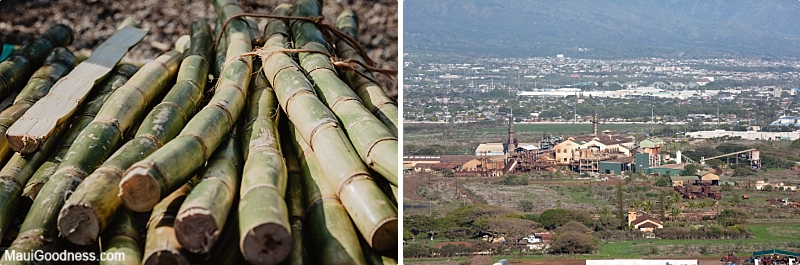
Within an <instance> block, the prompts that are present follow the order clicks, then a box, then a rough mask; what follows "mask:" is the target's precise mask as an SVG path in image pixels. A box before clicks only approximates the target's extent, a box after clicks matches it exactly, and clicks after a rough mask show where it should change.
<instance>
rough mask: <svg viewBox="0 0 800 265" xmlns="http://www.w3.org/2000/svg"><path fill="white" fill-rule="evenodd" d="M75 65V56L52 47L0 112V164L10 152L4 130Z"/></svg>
mask: <svg viewBox="0 0 800 265" xmlns="http://www.w3.org/2000/svg"><path fill="white" fill-rule="evenodd" d="M73 67H75V56H74V55H72V53H71V52H70V51H69V50H67V49H65V48H62V47H58V48H55V49H53V52H51V53H50V55H48V56H47V59H45V62H44V65H43V66H42V67H41V68H39V69H38V70H36V72H34V73H33V76H31V79H30V80H28V84H27V85H25V87H24V88H22V91H20V93H19V94H18V95H17V96H16V98H15V99H14V104H13V105H11V106H10V107H8V108H6V109H4V110H3V111H2V112H0V165H3V163H2V161H3V158H4V157H7V156H8V155H10V154H11V147H10V146H9V145H8V139H7V138H6V131H7V130H8V127H11V125H12V124H14V122H16V121H17V120H18V119H19V118H20V117H22V115H23V114H25V112H26V111H28V109H30V108H31V106H33V104H34V103H36V101H38V100H39V99H41V98H42V97H44V95H46V94H47V92H49V91H50V88H51V87H52V86H53V84H55V83H56V81H58V79H60V78H61V77H63V76H64V75H66V74H67V73H69V71H70V70H72V68H73Z"/></svg>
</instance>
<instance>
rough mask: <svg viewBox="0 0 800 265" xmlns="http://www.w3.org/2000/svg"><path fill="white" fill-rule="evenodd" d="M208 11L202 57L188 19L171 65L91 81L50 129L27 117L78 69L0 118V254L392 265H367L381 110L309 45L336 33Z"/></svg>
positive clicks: (374, 250)
mask: <svg viewBox="0 0 800 265" xmlns="http://www.w3.org/2000/svg"><path fill="white" fill-rule="evenodd" d="M211 1H212V3H213V6H214V8H215V10H216V13H217V15H218V17H219V21H217V23H216V27H215V31H216V32H217V33H218V34H219V36H221V39H219V40H217V43H218V45H217V47H216V48H217V49H216V51H212V50H211V47H212V43H213V37H212V36H211V29H210V27H209V25H208V23H207V22H205V21H196V22H194V23H193V24H192V26H191V32H190V34H189V37H182V38H181V39H180V41H179V43H178V44H176V48H175V50H174V51H169V52H166V53H164V54H162V55H161V56H159V57H158V58H156V59H155V60H153V61H152V62H149V63H147V64H145V65H144V66H142V67H141V69H140V70H139V69H136V67H133V66H130V65H124V64H122V65H118V66H116V68H115V69H116V70H115V71H114V72H113V74H112V75H111V76H109V77H106V78H102V77H100V76H95V79H97V80H100V79H102V80H103V81H102V82H101V83H100V84H98V85H95V86H92V87H91V88H85V87H83V88H80V89H78V88H76V89H77V90H76V91H77V92H76V94H77V95H71V96H69V97H65V98H68V99H69V100H70V102H68V104H67V103H64V105H63V106H61V105H59V106H55V107H52V108H49V109H50V110H54V111H56V110H57V111H56V112H57V113H53V114H52V117H49V116H47V115H44V114H45V112H43V110H45V109H44V108H40V109H38V110H36V109H35V108H36V106H37V105H35V103H34V102H36V100H38V99H40V98H41V99H42V100H39V103H41V102H42V101H43V100H45V99H46V100H47V102H54V103H53V104H61V103H60V101H59V100H58V99H57V97H60V96H61V95H64V94H65V93H66V90H64V89H60V90H58V89H56V88H58V85H59V84H62V83H64V82H75V80H74V79H70V76H71V75H72V74H73V73H75V72H76V71H79V68H81V65H83V64H85V62H84V63H82V64H80V65H79V66H78V67H77V68H75V70H73V71H72V73H70V74H69V75H66V77H64V78H62V76H64V75H65V74H67V72H68V70H69V66H71V65H73V64H74V62H71V61H68V60H65V59H64V58H63V57H64V56H65V55H63V54H64V51H65V50H61V49H55V52H53V54H54V55H53V56H52V57H58V58H60V60H57V59H58V58H54V59H52V60H51V59H48V60H47V62H46V63H45V66H44V67H42V69H43V70H41V71H42V74H39V72H37V73H36V74H34V78H31V79H30V82H29V86H30V87H35V88H30V89H29V88H28V87H26V88H25V89H22V90H20V91H19V92H20V94H19V96H18V97H17V100H16V101H14V102H13V103H14V105H13V106H11V107H9V108H8V110H7V111H5V112H0V132H2V131H4V130H5V129H6V128H12V127H13V126H15V125H16V126H18V129H19V131H18V132H19V134H16V136H15V137H16V138H14V141H15V142H14V144H15V145H16V147H15V146H13V145H12V147H13V148H12V149H13V150H15V151H16V153H14V154H13V157H12V160H10V162H8V164H7V165H6V167H4V168H2V170H0V186H2V187H0V190H3V191H4V192H2V193H0V238H2V237H3V236H4V235H6V237H9V235H10V237H11V238H13V237H14V233H13V230H18V235H17V236H16V238H14V239H13V241H12V242H11V245H10V247H9V251H16V252H17V253H30V252H35V251H37V250H43V251H46V252H50V251H61V250H65V249H67V250H68V249H75V248H76V247H77V248H80V249H88V250H90V251H94V252H96V253H100V252H106V253H125V255H126V256H127V258H126V259H125V260H124V261H103V262H102V263H101V264H190V263H191V264H196V263H204V264H226V263H237V264H239V263H242V262H248V263H251V264H279V263H283V264H312V263H313V264H316V263H321V264H390V263H392V262H393V261H394V260H393V258H392V257H390V256H391V255H389V257H387V256H382V254H386V251H392V250H396V249H397V244H396V243H397V231H398V215H397V201H396V188H397V186H396V185H397V183H398V170H397V168H398V161H397V160H398V147H397V144H398V141H397V117H396V116H397V111H396V103H395V102H393V101H392V100H391V98H389V97H387V96H386V95H385V94H384V93H382V91H381V93H378V90H380V89H381V88H380V86H378V85H377V84H375V83H374V82H373V81H372V80H373V79H372V73H370V70H375V68H374V67H372V66H366V65H367V64H366V63H368V62H369V58H368V57H366V54H364V53H363V50H362V49H359V48H358V44H357V43H354V42H353V39H352V38H348V41H340V40H336V39H328V40H326V39H325V38H323V35H324V34H325V33H324V32H323V31H321V29H322V30H328V31H332V32H334V34H333V36H337V37H339V38H343V37H344V36H345V35H346V34H344V33H342V32H337V31H336V29H335V28H334V27H331V26H327V27H318V24H319V23H321V22H320V21H321V20H319V19H317V18H316V17H318V16H319V14H320V11H321V3H320V1H317V0H296V2H295V3H294V4H293V5H287V4H283V5H279V6H278V7H277V8H276V9H275V11H274V12H273V15H274V16H277V18H271V19H270V20H269V21H268V23H267V26H266V28H265V29H264V31H263V32H264V33H263V34H259V32H260V30H259V29H258V26H257V25H258V23H257V20H256V18H257V16H256V15H246V14H243V12H242V8H241V7H240V6H239V5H238V3H237V1H236V0H211ZM345 14H349V15H342V16H340V17H347V18H352V19H350V20H347V21H348V22H347V23H345V24H346V25H348V26H347V27H351V28H352V27H354V26H353V25H354V24H355V23H357V22H355V20H354V19H355V16H354V15H352V14H351V13H345ZM302 17H305V18H308V19H305V18H302ZM339 20H340V27H341V28H343V29H345V30H343V31H350V30H348V29H346V28H347V27H342V26H341V24H342V22H341V21H342V20H343V19H341V18H340V19H339ZM348 23H349V24H348ZM355 27H357V26H355ZM128 30H130V28H128ZM347 34H351V35H353V34H355V33H354V32H348V33H347ZM258 35H261V36H263V37H259V36H258ZM111 39H114V38H113V37H112V38H111ZM111 39H110V40H111ZM187 40H188V42H187ZM292 45H294V46H292ZM259 46H260V47H259ZM117 51H121V52H123V53H124V52H125V49H122V50H119V49H118V50H117ZM334 51H336V52H339V53H340V54H342V55H340V56H341V57H343V58H345V59H350V60H349V61H344V62H340V61H337V60H338V57H336V56H334V55H333V54H335V53H334ZM67 53H68V52H67ZM56 54H59V55H63V56H60V57H59V56H57V55H56ZM100 56H102V53H97V52H95V53H93V54H92V57H90V58H89V59H88V60H87V61H92V62H97V60H99V58H95V57H100ZM256 56H257V57H259V58H253V57H256ZM111 57H112V58H111V59H115V60H116V61H113V62H110V63H111V65H115V64H117V62H118V61H119V58H117V57H120V58H121V55H119V54H116V55H115V56H111ZM93 58H94V59H93ZM254 59H255V60H256V61H253V60H254ZM212 60H214V61H212ZM354 61H362V63H361V64H363V65H365V67H361V66H358V65H357V64H353V62H354ZM105 63H107V64H106V65H105V66H104V68H108V63H109V62H105ZM0 69H2V68H0ZM44 69H49V70H46V71H45V70H44ZM56 70H58V71H60V72H59V73H55V72H57V71H56ZM105 70H108V69H105ZM105 70H103V71H105ZM81 71H84V72H82V73H85V69H83V70H81ZM103 71H98V73H102V72H103ZM45 72H47V73H48V74H45ZM0 73H2V72H0ZM209 73H211V74H212V75H213V76H214V77H213V78H212V79H210V80H212V83H215V84H214V86H213V89H210V90H209V91H207V90H206V83H207V81H208V80H207V78H208V74H209ZM59 78H61V79H60V81H56V80H59ZM95 79H90V80H95ZM65 80H67V81H65ZM70 80H72V81H70ZM173 81H174V85H171V84H172V83H173ZM54 84H55V85H54ZM62 85H63V84H62ZM170 85H171V86H170ZM50 87H52V88H53V89H52V90H53V91H55V92H56V95H54V96H53V98H47V96H45V95H51V94H53V92H52V91H51V92H50V93H48V90H49V89H50ZM169 87H171V89H169V90H168V88H169ZM207 92H213V94H212V93H207ZM162 95H163V98H162ZM204 95H213V96H211V97H210V98H205V99H204V98H203V96H204ZM43 96H45V98H43ZM159 100H160V101H159ZM48 104H49V103H48ZM31 106H33V107H31ZM28 109H30V110H28ZM26 110H28V111H27V112H28V113H27V114H23V113H24V112H26ZM198 110H199V111H198ZM31 112H33V113H31ZM6 113H8V114H6ZM29 114H30V115H29ZM145 114H146V115H145ZM26 115H28V116H26ZM20 117H21V118H20ZM26 117H27V119H26ZM20 124H21V125H20ZM20 126H21V127H20ZM0 147H2V142H0ZM0 151H2V149H0ZM1 154H2V153H0V155H1ZM0 158H2V157H0ZM193 177H194V178H193ZM23 187H24V188H23ZM20 198H30V200H32V202H30V203H20ZM28 204H30V206H29V207H30V209H29V210H28V211H27V213H23V211H17V210H15V209H16V208H17V205H24V206H25V205H28ZM120 207H123V208H120ZM19 208H23V209H22V210H25V209H24V207H19ZM20 219H23V221H22V223H21V225H20V226H18V228H17V226H16V225H11V224H14V223H15V222H14V221H13V220H20ZM143 219H148V220H149V221H148V222H147V225H146V233H144V232H142V231H139V230H140V229H141V227H142V226H143V225H144V222H142V220H143ZM137 228H139V229H138V230H137ZM7 231H11V232H12V233H7ZM98 241H102V243H99V242H98ZM100 246H102V249H100ZM0 262H2V264H23V263H21V262H20V261H15V260H2V261H0ZM394 262H395V263H396V261H394Z"/></svg>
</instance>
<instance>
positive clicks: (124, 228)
mask: <svg viewBox="0 0 800 265" xmlns="http://www.w3.org/2000/svg"><path fill="white" fill-rule="evenodd" d="M102 242H103V244H102V245H103V252H105V253H122V255H125V259H124V260H108V261H102V260H101V261H100V265H140V264H142V248H141V247H139V246H140V239H139V230H138V229H136V222H135V221H134V219H133V215H132V214H131V212H130V211H128V210H127V209H121V210H119V212H118V213H117V214H116V217H114V220H113V221H112V222H111V224H110V225H109V226H108V229H107V230H106V231H104V232H103V239H102Z"/></svg>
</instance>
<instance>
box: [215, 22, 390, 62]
mask: <svg viewBox="0 0 800 265" xmlns="http://www.w3.org/2000/svg"><path fill="white" fill-rule="evenodd" d="M240 17H260V18H275V19H288V20H303V21H308V22H312V23H314V24H316V25H317V26H320V27H322V29H323V30H324V31H327V32H330V33H332V34H333V35H335V36H336V37H339V38H341V39H342V40H344V41H345V42H347V44H349V45H350V46H351V47H353V48H354V49H356V51H358V53H359V54H361V56H362V57H364V60H366V61H367V64H368V65H370V66H375V65H376V64H375V61H373V60H372V58H371V57H369V55H367V51H366V50H365V49H364V47H362V46H361V44H359V43H358V40H356V39H355V38H353V37H352V36H350V35H348V34H347V33H345V32H343V31H341V30H339V29H337V28H336V27H334V26H332V25H330V24H328V23H327V22H325V18H324V17H322V16H318V17H315V18H311V17H295V16H276V15H267V14H254V13H242V14H237V15H233V16H231V17H230V18H228V19H227V20H225V23H224V24H223V25H222V29H221V30H220V31H219V36H217V41H216V44H215V45H214V49H215V50H216V49H217V48H218V47H219V41H220V39H221V38H222V34H225V29H226V28H227V27H228V23H229V22H230V21H231V20H233V19H234V18H240Z"/></svg>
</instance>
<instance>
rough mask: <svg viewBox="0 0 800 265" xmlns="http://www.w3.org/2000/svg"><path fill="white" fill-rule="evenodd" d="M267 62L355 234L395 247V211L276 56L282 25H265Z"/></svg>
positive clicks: (290, 67) (329, 117)
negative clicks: (350, 220)
mask: <svg viewBox="0 0 800 265" xmlns="http://www.w3.org/2000/svg"><path fill="white" fill-rule="evenodd" d="M288 8H289V7H288V6H285V5H283V6H279V7H278V8H276V11H275V12H274V13H275V14H286V13H287V12H288ZM265 36H268V38H267V41H266V43H265V45H264V47H265V52H266V53H267V54H268V55H267V56H264V57H262V60H263V65H264V67H263V71H264V74H265V75H266V76H267V78H268V80H269V82H270V84H272V86H273V88H274V89H275V93H276V95H277V97H278V100H279V101H280V104H281V107H282V109H283V110H284V111H285V112H286V114H287V116H288V117H289V119H290V120H291V121H292V123H293V124H294V126H297V129H298V131H299V132H300V134H301V135H302V137H300V138H302V139H303V140H304V141H306V142H307V143H309V144H310V146H312V148H313V147H316V148H314V151H315V152H317V156H318V157H319V163H320V166H321V167H322V169H323V171H325V172H326V173H327V176H328V178H330V179H331V180H330V182H331V185H332V186H333V187H334V189H335V190H337V191H338V195H339V198H340V199H341V201H342V203H343V204H344V205H345V207H346V208H347V212H348V213H349V214H350V215H351V216H352V217H353V221H354V222H355V224H356V227H358V229H359V231H360V232H361V233H362V234H364V235H365V238H367V240H368V242H369V243H370V245H371V246H373V248H376V249H389V248H391V247H392V246H394V245H396V244H397V209H396V208H395V207H394V206H393V205H392V203H391V202H390V201H389V199H388V198H387V197H386V195H384V194H383V193H382V192H381V190H380V189H379V188H378V186H377V185H376V184H375V182H374V181H373V180H372V178H371V177H370V175H369V173H368V172H367V168H366V166H365V165H364V163H363V162H362V161H361V159H360V158H359V157H358V155H357V154H356V151H355V150H353V147H352V145H351V144H350V141H349V140H348V139H347V136H346V135H345V133H344V131H342V130H341V128H340V125H339V123H338V122H337V120H336V116H334V115H333V113H331V111H330V110H329V109H328V108H327V107H326V106H325V105H324V104H323V103H322V102H321V101H320V99H319V98H317V97H316V95H315V93H314V91H313V90H312V87H313V86H312V85H311V83H310V82H309V81H308V79H306V77H305V75H304V74H303V72H302V70H300V67H299V66H298V65H297V63H296V62H295V61H294V60H293V59H292V58H291V57H290V56H289V55H287V54H285V53H282V52H279V51H281V50H283V49H284V45H285V44H286V43H287V42H288V37H286V36H288V29H287V26H286V25H285V22H284V21H280V20H273V21H271V22H270V23H269V24H268V25H267V33H266V34H265Z"/></svg>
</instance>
